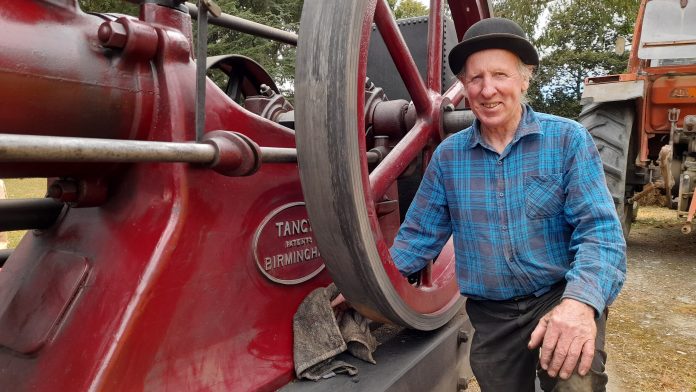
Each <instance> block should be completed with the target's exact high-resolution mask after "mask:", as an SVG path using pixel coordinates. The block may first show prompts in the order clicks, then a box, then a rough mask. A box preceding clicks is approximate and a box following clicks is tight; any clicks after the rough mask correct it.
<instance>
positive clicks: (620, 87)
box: [580, 80, 645, 105]
mask: <svg viewBox="0 0 696 392" xmlns="http://www.w3.org/2000/svg"><path fill="white" fill-rule="evenodd" d="M644 91H645V81H644V80H627V81H616V82H612V83H596V84H592V83H591V82H589V83H585V89H584V91H583V92H582V98H581V99H580V104H581V105H588V104H591V103H601V102H613V101H627V100H631V99H636V98H640V97H643V96H644Z"/></svg>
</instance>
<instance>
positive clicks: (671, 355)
mask: <svg viewBox="0 0 696 392" xmlns="http://www.w3.org/2000/svg"><path fill="white" fill-rule="evenodd" d="M680 227H681V223H680V222H679V221H677V219H676V212H675V211H673V210H668V209H663V208H657V207H641V208H640V209H639V211H638V219H637V221H636V222H635V223H634V225H633V228H632V230H631V234H630V236H629V238H628V273H627V278H626V283H625V285H624V288H623V290H622V291H621V294H620V295H619V297H618V299H617V300H616V302H615V303H614V305H613V306H612V307H611V309H610V313H609V324H608V327H607V353H608V355H609V360H608V361H609V363H610V364H612V365H611V366H610V370H612V373H613V374H611V375H610V376H613V377H614V380H615V381H617V382H616V383H615V384H616V386H617V387H620V389H616V390H617V391H621V390H624V391H687V392H696V233H691V234H690V235H684V234H682V233H681V232H680V230H679V228H680Z"/></svg>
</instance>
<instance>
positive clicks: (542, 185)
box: [524, 174, 564, 219]
mask: <svg viewBox="0 0 696 392" xmlns="http://www.w3.org/2000/svg"><path fill="white" fill-rule="evenodd" d="M524 194H525V195H524V196H525V204H526V207H527V208H526V210H527V211H526V213H527V217H528V218H530V219H542V218H550V217H552V216H555V215H558V214H559V213H560V212H561V211H563V201H564V195H563V177H562V175H561V174H549V175H543V176H527V177H525V179H524Z"/></svg>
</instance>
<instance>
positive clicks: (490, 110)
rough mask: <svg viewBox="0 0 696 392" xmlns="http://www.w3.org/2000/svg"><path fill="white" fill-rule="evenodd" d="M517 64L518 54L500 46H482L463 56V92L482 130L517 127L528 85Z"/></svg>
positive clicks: (502, 129)
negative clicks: (480, 48) (492, 47)
mask: <svg viewBox="0 0 696 392" xmlns="http://www.w3.org/2000/svg"><path fill="white" fill-rule="evenodd" d="M518 64H519V58H518V57H517V55H515V54H514V53H512V52H509V51H507V50H503V49H486V50H482V51H480V52H476V53H474V54H472V55H471V56H469V58H468V59H467V60H466V68H465V74H464V87H465V94H466V97H467V98H468V99H469V105H470V106H471V110H473V112H474V114H475V115H476V117H477V118H478V119H479V121H481V125H482V126H483V130H484V131H511V130H515V129H517V125H518V124H519V121H520V118H521V113H522V107H521V99H522V94H523V92H524V91H526V90H527V88H528V87H529V82H528V81H527V80H525V79H524V77H523V76H522V75H521V74H520V71H519V68H518Z"/></svg>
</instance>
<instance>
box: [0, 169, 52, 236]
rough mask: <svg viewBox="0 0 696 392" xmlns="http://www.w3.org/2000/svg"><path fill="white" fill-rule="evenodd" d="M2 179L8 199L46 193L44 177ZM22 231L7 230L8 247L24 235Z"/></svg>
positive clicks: (24, 231) (33, 196) (40, 195)
mask: <svg viewBox="0 0 696 392" xmlns="http://www.w3.org/2000/svg"><path fill="white" fill-rule="evenodd" d="M3 181H5V188H6V189H7V198H8V199H30V198H36V197H44V195H45V194H46V179H45V178H27V179H6V180H3ZM24 233H26V230H20V231H10V232H7V234H8V242H9V248H10V249H12V248H15V247H16V246H17V244H18V243H19V241H20V240H21V239H22V237H24Z"/></svg>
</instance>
